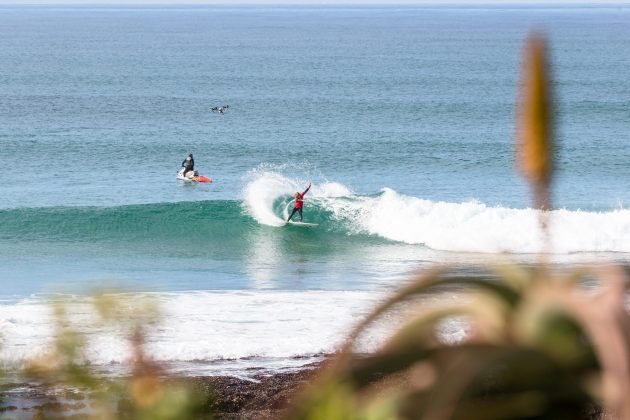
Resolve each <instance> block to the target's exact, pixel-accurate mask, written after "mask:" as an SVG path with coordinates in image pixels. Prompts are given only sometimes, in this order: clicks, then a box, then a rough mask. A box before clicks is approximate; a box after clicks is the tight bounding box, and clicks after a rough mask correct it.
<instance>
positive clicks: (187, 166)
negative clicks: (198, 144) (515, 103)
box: [182, 153, 195, 177]
mask: <svg viewBox="0 0 630 420" xmlns="http://www.w3.org/2000/svg"><path fill="white" fill-rule="evenodd" d="M182 167H183V168H184V173H183V175H184V177H185V176H186V174H187V173H188V172H190V171H193V174H194V173H195V172H194V169H195V159H193V155H192V153H189V154H188V156H186V159H184V161H183V162H182Z"/></svg>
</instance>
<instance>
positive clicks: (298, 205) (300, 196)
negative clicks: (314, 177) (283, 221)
mask: <svg viewBox="0 0 630 420" xmlns="http://www.w3.org/2000/svg"><path fill="white" fill-rule="evenodd" d="M310 189H311V183H310V182H309V184H308V187H306V189H305V190H304V192H302V193H300V192H299V191H298V192H296V193H295V195H294V196H293V197H295V207H293V211H292V212H291V216H289V218H288V219H287V222H288V221H290V220H291V219H292V218H293V216H294V215H295V213H300V222H302V207H304V195H305V194H306V193H307V192H308V190H310Z"/></svg>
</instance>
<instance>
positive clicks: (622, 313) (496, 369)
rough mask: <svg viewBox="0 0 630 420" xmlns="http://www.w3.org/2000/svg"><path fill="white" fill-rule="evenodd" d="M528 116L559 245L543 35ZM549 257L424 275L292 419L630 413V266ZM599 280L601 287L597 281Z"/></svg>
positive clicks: (522, 129) (526, 78) (523, 102)
mask: <svg viewBox="0 0 630 420" xmlns="http://www.w3.org/2000/svg"><path fill="white" fill-rule="evenodd" d="M518 115H519V121H518V128H517V152H518V156H517V157H518V159H517V161H518V162H519V167H520V169H521V171H522V173H523V174H524V176H525V177H526V179H527V180H528V181H529V183H530V184H531V186H532V190H533V194H534V205H535V208H537V209H539V210H540V211H539V215H540V220H541V227H542V229H543V231H544V234H545V238H546V242H547V244H546V245H547V246H548V243H549V233H548V213H549V212H548V210H550V209H551V197H550V195H551V194H550V187H551V181H552V172H553V121H552V98H551V89H550V77H549V70H548V63H547V57H546V42H545V39H544V37H542V36H541V35H534V36H532V37H530V39H529V41H528V42H527V44H526V48H525V54H524V60H523V79H522V84H521V97H520V102H519V112H518ZM545 250H546V249H545ZM541 261H543V262H541V263H540V265H538V266H534V267H531V268H525V267H518V266H514V265H505V266H501V267H493V268H492V269H491V271H492V273H488V275H484V276H480V277H459V276H457V275H455V274H453V273H450V272H449V270H448V269H442V270H433V271H431V272H429V273H427V274H425V275H423V276H421V277H420V278H418V279H416V280H415V281H414V282H412V283H411V284H410V285H409V286H407V287H406V288H404V289H403V290H401V291H400V292H398V293H397V294H395V295H394V296H393V297H392V298H390V299H389V300H387V301H386V302H384V303H383V304H382V305H381V306H380V307H378V308H377V309H376V310H374V311H373V312H372V313H371V314H370V315H369V316H368V317H367V319H366V320H364V321H363V322H361V323H360V325H359V326H358V327H357V328H356V330H355V331H353V332H352V334H351V335H350V337H349V339H348V342H347V344H346V346H345V348H344V349H343V350H342V351H341V353H340V354H339V356H338V357H336V359H335V360H334V361H333V362H331V365H330V366H329V367H328V369H326V370H325V372H323V373H322V375H321V377H320V378H319V380H318V381H317V382H316V383H315V384H313V385H312V386H311V387H310V388H309V389H308V390H307V391H306V392H305V393H304V394H303V396H302V397H301V399H300V400H299V402H298V403H297V404H296V405H295V407H294V408H293V410H292V411H291V412H290V414H289V416H288V417H289V418H291V419H309V420H324V419H325V420H334V419H370V420H377V419H430V420H439V419H483V420H490V419H594V418H599V417H600V416H601V415H602V413H605V414H606V416H607V417H610V418H615V419H630V399H629V398H628V395H630V316H629V315H628V312H627V309H626V307H625V305H626V292H627V290H626V289H627V277H626V273H625V272H624V271H623V270H622V269H620V268H614V267H609V268H591V269H569V270H568V272H567V273H565V274H558V273H554V272H552V271H551V270H550V269H549V268H548V267H547V266H546V264H544V259H542V260H541ZM593 280H598V281H599V283H598V285H597V286H594V285H590V286H589V287H586V286H585V285H587V284H590V283H589V282H592V281H593ZM445 288H447V289H448V288H455V290H459V291H460V293H461V294H462V295H463V296H465V299H463V300H461V301H458V302H457V303H449V301H448V300H444V301H443V304H442V305H440V306H437V307H433V306H429V305H420V306H419V307H417V305H416V307H417V310H416V311H414V312H412V313H411V314H410V315H407V316H405V320H406V322H405V325H404V326H403V327H402V328H400V329H398V330H397V331H393V332H392V334H391V336H390V337H389V338H388V339H387V341H386V342H385V344H383V346H382V347H381V348H380V349H379V350H377V351H376V352H374V353H370V354H361V353H359V352H358V351H357V347H358V346H357V340H358V339H359V338H360V337H361V335H365V334H369V328H370V327H371V326H373V325H374V324H375V323H378V322H382V320H386V319H388V317H395V316H396V310H397V308H398V307H399V306H400V305H401V304H404V303H407V304H408V305H411V303H410V301H412V300H413V299H417V298H418V297H420V296H426V295H427V294H428V293H433V292H434V291H435V290H436V289H441V290H444V289H445ZM421 302H422V301H421ZM425 302H426V300H425ZM462 319H463V320H465V321H464V322H465V325H466V326H467V328H466V329H467V331H466V334H465V336H464V337H463V338H462V339H461V340H459V341H456V342H453V340H449V339H447V338H446V336H445V334H443V333H442V332H441V331H442V328H443V327H444V325H448V323H449V322H450V323H453V322H456V321H457V320H459V321H461V320H462Z"/></svg>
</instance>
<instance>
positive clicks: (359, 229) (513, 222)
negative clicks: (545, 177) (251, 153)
mask: <svg viewBox="0 0 630 420" xmlns="http://www.w3.org/2000/svg"><path fill="white" fill-rule="evenodd" d="M304 184H305V182H304V181H297V180H294V179H291V178H288V177H285V176H282V175H280V174H278V173H276V172H273V171H263V172H261V173H258V174H257V177H256V178H255V180H254V181H252V182H251V183H249V184H248V185H247V187H246V189H245V192H246V194H245V201H246V203H247V206H248V209H249V211H250V214H251V215H252V216H253V217H254V218H255V219H256V220H257V221H258V222H260V223H262V224H267V225H271V226H280V225H282V224H283V221H282V218H281V217H280V216H279V215H277V214H276V213H282V212H280V211H278V210H277V209H274V208H273V206H274V202H275V200H276V199H278V198H279V197H282V196H287V197H290V195H291V194H292V193H293V192H294V191H296V190H299V189H300V188H301V187H302V188H303V185H304ZM310 202H311V203H312V204H313V205H317V206H320V207H321V208H323V209H324V210H326V211H328V212H330V213H331V214H332V217H333V219H335V220H336V221H339V222H341V226H342V227H343V228H344V229H345V230H346V231H347V232H348V233H350V234H370V235H377V236H380V237H382V238H385V239H388V240H392V241H398V242H404V243H408V244H422V245H425V246H427V247H429V248H431V249H434V250H442V251H456V252H480V253H503V252H510V253H520V254H528V253H537V252H540V251H543V250H544V251H551V252H553V253H557V254H569V253H590V252H624V253H627V252H630V210H628V209H617V210H612V211H607V212H588V211H580V210H554V211H552V212H551V214H550V217H549V222H550V223H549V226H550V227H551V248H550V249H545V248H544V246H543V239H544V238H543V235H542V231H541V229H540V226H539V220H538V216H539V212H538V211H537V210H533V209H528V208H526V209H514V208H506V207H500V206H497V207H489V206H487V205H485V204H483V203H480V202H478V201H468V202H463V203H449V202H441V201H431V200H424V199H421V198H417V197H410V196H406V195H403V194H400V193H398V192H396V191H394V190H392V189H389V188H384V189H383V190H382V191H381V193H380V194H378V195H376V196H360V195H355V194H352V192H351V191H350V189H349V188H347V187H346V186H344V185H342V184H339V183H334V182H327V183H322V184H321V185H314V186H313V193H312V196H311V197H310ZM283 215H284V214H283ZM284 216H285V217H286V215H284ZM337 225H339V224H336V226H337Z"/></svg>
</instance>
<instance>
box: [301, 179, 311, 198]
mask: <svg viewBox="0 0 630 420" xmlns="http://www.w3.org/2000/svg"><path fill="white" fill-rule="evenodd" d="M310 189H311V183H310V182H309V183H308V187H307V188H306V189H305V190H304V192H303V193H302V196H304V194H306V193H307V192H308V190H310Z"/></svg>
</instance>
